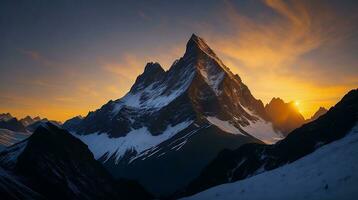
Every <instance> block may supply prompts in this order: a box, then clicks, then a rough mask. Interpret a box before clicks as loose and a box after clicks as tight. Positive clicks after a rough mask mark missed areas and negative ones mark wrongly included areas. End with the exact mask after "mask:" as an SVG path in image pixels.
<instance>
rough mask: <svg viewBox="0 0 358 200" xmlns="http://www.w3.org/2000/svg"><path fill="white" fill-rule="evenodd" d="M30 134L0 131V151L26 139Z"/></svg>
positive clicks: (6, 130)
mask: <svg viewBox="0 0 358 200" xmlns="http://www.w3.org/2000/svg"><path fill="white" fill-rule="evenodd" d="M30 135H31V133H25V132H14V131H10V130H8V129H0V151H2V150H3V149H5V148H6V147H8V146H11V145H13V144H15V143H17V142H20V141H21V140H24V139H26V138H28V137H29V136H30Z"/></svg>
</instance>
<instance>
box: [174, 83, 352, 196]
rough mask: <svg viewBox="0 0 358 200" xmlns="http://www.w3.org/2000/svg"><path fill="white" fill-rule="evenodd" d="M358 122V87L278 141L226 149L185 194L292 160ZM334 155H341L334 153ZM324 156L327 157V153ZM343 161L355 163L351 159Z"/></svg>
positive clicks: (348, 130)
mask: <svg viewBox="0 0 358 200" xmlns="http://www.w3.org/2000/svg"><path fill="white" fill-rule="evenodd" d="M357 123H358V89H355V90H352V91H350V92H349V93H348V94H346V95H345V96H344V97H343V98H342V100H341V101H340V102H338V103H337V104H336V105H335V106H334V107H332V108H331V109H330V110H329V111H328V112H327V113H326V114H324V115H322V116H321V117H319V118H318V119H316V120H315V121H312V122H310V123H307V124H304V125H303V126H301V127H300V128H297V129H295V130H294V131H292V132H291V133H290V134H289V135H288V136H287V137H286V138H285V139H283V140H281V141H279V142H277V143H276V144H273V145H265V144H245V145H242V146H241V147H239V148H238V149H236V150H225V151H222V152H221V153H220V154H219V155H218V156H217V157H216V158H215V159H214V160H213V161H212V162H211V163H210V164H209V165H208V166H207V167H205V169H204V170H203V171H202V172H201V174H200V176H199V177H198V178H196V179H195V180H194V181H192V182H191V183H190V184H189V185H188V186H187V187H186V189H185V190H183V191H182V192H181V195H184V196H185V195H192V194H195V193H198V192H200V191H203V190H205V189H208V188H210V187H213V186H216V185H219V184H223V183H229V182H234V181H237V180H242V179H245V178H247V177H250V176H254V175H256V174H260V173H263V172H265V171H269V170H273V169H275V168H278V167H280V166H283V165H286V164H288V163H292V162H294V161H296V160H298V159H300V158H302V157H304V156H306V155H308V154H310V153H312V152H314V151H315V150H316V149H318V148H320V147H321V146H324V145H326V144H329V143H331V142H333V141H336V140H339V139H341V138H343V137H344V136H346V135H347V134H348V133H349V132H350V131H351V130H352V129H353V127H355V126H356V125H357ZM355 137H356V136H355ZM333 152H334V150H333V151H332V153H333ZM331 158H335V159H337V158H341V157H339V155H332V157H331ZM321 159H325V156H323V157H321ZM334 162H339V160H336V161H334ZM340 162H343V163H346V164H347V165H348V164H352V163H351V162H350V161H347V160H341V161H340ZM332 164H333V165H335V163H332ZM325 167H326V166H325ZM327 167H329V166H327ZM295 173H296V172H295ZM297 173H302V172H297ZM179 196H180V195H179ZM337 199H339V198H337Z"/></svg>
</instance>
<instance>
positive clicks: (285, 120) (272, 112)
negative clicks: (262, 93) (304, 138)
mask: <svg viewBox="0 0 358 200" xmlns="http://www.w3.org/2000/svg"><path fill="white" fill-rule="evenodd" d="M265 110H266V113H267V115H268V117H269V119H270V121H271V122H272V123H273V125H274V127H275V128H276V129H277V130H279V131H280V132H282V133H283V134H284V135H285V136H286V135H287V134H288V133H290V132H291V131H293V130H294V129H296V128H298V127H300V126H301V125H302V124H304V123H305V119H304V118H303V116H302V115H301V113H300V112H299V111H298V109H297V108H296V106H295V104H294V103H293V102H289V103H285V102H284V101H283V100H282V99H280V98H273V99H272V100H271V101H270V103H268V104H266V106H265Z"/></svg>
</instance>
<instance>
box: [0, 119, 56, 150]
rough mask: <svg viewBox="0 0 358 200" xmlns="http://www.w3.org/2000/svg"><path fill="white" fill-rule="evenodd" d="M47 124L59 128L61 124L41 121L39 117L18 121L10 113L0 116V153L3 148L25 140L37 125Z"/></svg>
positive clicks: (46, 120)
mask: <svg viewBox="0 0 358 200" xmlns="http://www.w3.org/2000/svg"><path fill="white" fill-rule="evenodd" d="M47 122H51V123H53V124H55V125H57V126H61V122H58V121H54V120H48V119H46V118H43V119H41V118H40V117H35V118H32V117H30V116H26V117H25V118H22V119H20V120H18V119H17V118H16V117H13V116H12V115H11V114H10V113H3V114H0V151H1V150H2V149H4V148H5V147H8V146H10V145H12V144H15V143H17V142H19V141H21V140H23V139H26V138H27V137H29V136H30V135H31V133H32V132H33V131H34V130H35V129H36V128H37V127H38V126H39V125H41V124H45V123H47Z"/></svg>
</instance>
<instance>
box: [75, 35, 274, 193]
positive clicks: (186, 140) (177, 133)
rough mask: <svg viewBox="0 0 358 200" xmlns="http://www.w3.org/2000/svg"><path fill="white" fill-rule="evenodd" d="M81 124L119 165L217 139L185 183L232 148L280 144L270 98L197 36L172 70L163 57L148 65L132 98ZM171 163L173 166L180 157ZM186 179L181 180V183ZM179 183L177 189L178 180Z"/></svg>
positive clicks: (104, 157) (86, 137) (97, 148)
mask: <svg viewBox="0 0 358 200" xmlns="http://www.w3.org/2000/svg"><path fill="white" fill-rule="evenodd" d="M75 124H76V125H75V128H74V129H73V130H72V131H73V132H75V133H76V134H75V135H76V136H77V137H79V138H80V139H81V140H82V141H83V142H85V143H86V144H87V145H88V146H89V148H90V149H91V150H92V152H93V154H94V155H95V157H96V158H97V159H100V160H101V161H102V162H104V163H106V165H114V166H119V167H120V166H122V167H123V165H124V166H126V165H129V164H130V165H136V163H140V162H142V161H143V162H144V160H151V159H159V158H166V157H169V158H170V155H172V154H176V153H177V152H179V154H180V152H183V155H181V156H184V157H188V154H187V153H184V152H186V151H192V150H188V149H191V148H192V147H191V146H192V145H193V144H192V142H194V143H199V144H196V145H195V146H201V145H202V144H201V141H205V140H209V141H208V142H209V143H212V144H213V145H212V146H211V147H210V148H212V149H210V150H208V151H204V152H202V153H201V155H202V156H201V157H202V158H201V161H200V165H196V167H193V168H192V169H188V171H192V172H191V174H190V175H188V176H186V180H185V181H188V180H189V179H190V177H192V176H195V174H196V173H197V172H198V170H200V167H203V166H204V165H205V164H206V163H207V162H208V161H209V160H210V159H212V158H213V156H214V155H216V153H218V151H219V150H221V149H222V148H224V147H225V148H230V147H232V146H236V145H238V144H241V143H246V142H259V143H260V142H268V143H273V142H275V141H276V140H277V138H279V135H277V133H276V132H275V131H274V130H273V128H272V126H271V124H270V122H268V121H267V117H266V115H265V109H264V106H263V103H262V102H261V101H260V100H257V99H255V97H253V95H252V94H251V92H250V90H249V89H248V87H247V86H246V85H245V84H244V83H243V82H242V81H241V79H240V77H239V76H238V75H234V74H233V73H232V72H231V71H230V70H229V69H228V68H227V67H226V66H225V65H224V64H223V62H222V61H221V60H220V59H219V58H218V56H217V55H216V54H215V53H214V51H213V50H212V49H211V48H210V47H209V45H208V44H207V43H206V42H205V41H204V40H203V39H202V38H200V37H198V36H196V35H192V36H191V38H190V39H189V41H188V42H187V45H186V52H185V53H184V55H183V57H181V58H180V59H178V60H176V61H175V62H174V63H173V65H172V66H171V67H170V68H169V70H167V71H164V70H163V69H162V67H161V66H160V64H158V63H148V64H147V65H146V66H145V69H144V71H143V73H142V74H141V75H139V76H138V78H137V79H136V81H135V83H134V85H133V86H132V88H131V90H130V91H129V92H128V93H127V94H126V95H125V96H123V97H122V98H119V99H117V100H115V101H109V102H108V103H107V104H105V105H103V106H102V107H101V108H100V109H98V110H96V111H94V112H90V113H89V114H88V116H86V117H85V118H84V119H82V120H78V123H77V122H76V123H75ZM210 134H213V136H208V135H210ZM231 137H232V138H231ZM192 138H201V139H196V140H194V141H192V140H193V139H192ZM214 138H215V139H214ZM187 148H188V149H187ZM196 148H201V147H196ZM191 156H195V154H192V155H191ZM171 159H173V158H170V160H171ZM193 159H194V158H193ZM190 160H191V159H188V162H189V161H190ZM168 162H169V163H166V164H169V165H170V164H173V163H174V162H175V159H173V160H171V161H168ZM152 164H153V163H152ZM152 164H150V165H152ZM188 164H189V165H191V163H188ZM110 168H111V169H115V168H116V167H110ZM128 170H132V168H131V169H128ZM112 172H113V173H124V174H122V175H124V176H127V177H128V178H133V177H131V176H132V175H134V174H136V173H137V172H132V171H131V172H128V173H126V170H123V171H121V172H119V171H112ZM158 173H159V171H158ZM153 174H155V173H154V172H153ZM172 174H175V173H172ZM171 176H172V175H171ZM171 176H169V175H168V178H169V177H171ZM178 177H180V176H178ZM172 178H175V177H172ZM146 181H147V179H146ZM182 181H184V180H178V184H179V183H180V184H183V182H182ZM174 182H175V181H174ZM153 187H155V186H153ZM157 187H158V188H160V186H159V185H158V186H157ZM171 187H172V188H171V189H174V187H175V184H174V185H173V186H171ZM158 188H154V190H157V189H158ZM159 190H160V189H159Z"/></svg>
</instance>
